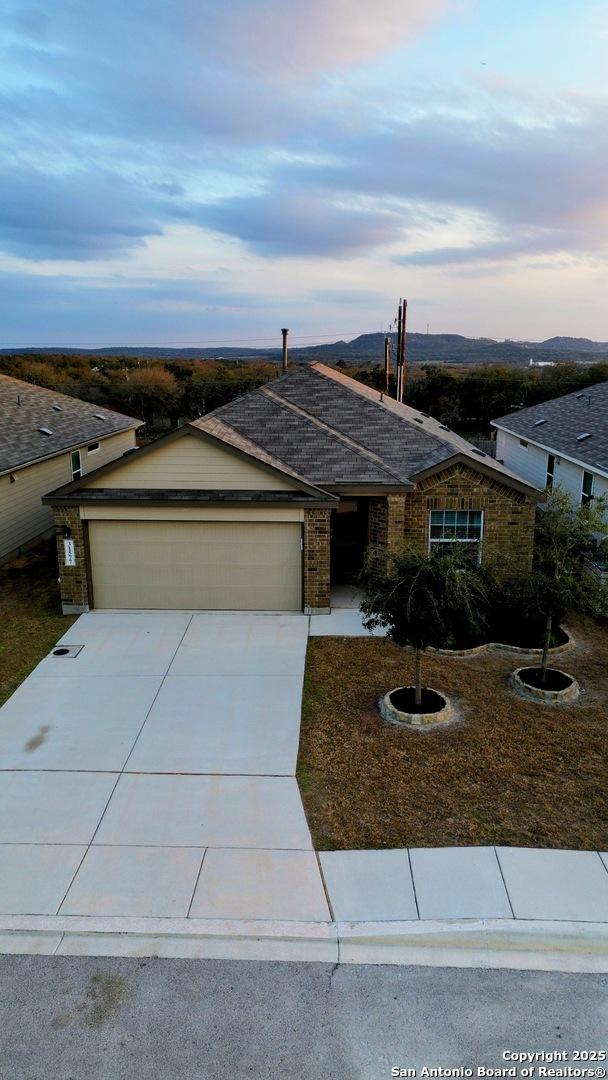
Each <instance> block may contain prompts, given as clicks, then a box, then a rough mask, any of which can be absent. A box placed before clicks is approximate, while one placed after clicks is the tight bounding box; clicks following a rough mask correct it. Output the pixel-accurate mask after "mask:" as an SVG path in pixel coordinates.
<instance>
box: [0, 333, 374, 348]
mask: <svg viewBox="0 0 608 1080" xmlns="http://www.w3.org/2000/svg"><path fill="white" fill-rule="evenodd" d="M377 332H378V331H376V330H327V331H324V332H323V333H321V332H319V333H317V334H294V335H293V337H291V338H290V340H291V341H314V340H318V339H319V338H334V337H359V336H361V335H363V334H375V333H377ZM275 341H278V342H279V344H277V345H276V348H277V349H279V350H280V348H281V346H280V338H279V337H278V335H268V336H267V337H260V338H207V339H196V340H190V339H186V338H184V339H182V340H176V339H174V340H172V341H140V342H138V343H137V345H126V344H125V343H124V342H122V341H120V342H114V343H113V342H104V343H102V342H99V341H80V342H78V343H77V344H73V345H68V344H66V343H65V342H63V343H62V344H50V345H49V344H48V343H46V342H41V341H34V342H29V344H25V343H23V342H15V341H4V342H2V343H0V348H3V349H148V348H158V349H171V348H174V347H177V346H181V345H185V346H191V347H192V348H203V347H209V348H211V347H215V346H216V345H230V344H235V345H243V347H244V348H246V347H247V345H252V347H254V346H253V343H254V342H268V343H272V342H275ZM321 344H324V342H321ZM273 347H274V346H273Z"/></svg>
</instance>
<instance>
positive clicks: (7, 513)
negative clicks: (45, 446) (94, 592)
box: [0, 430, 135, 559]
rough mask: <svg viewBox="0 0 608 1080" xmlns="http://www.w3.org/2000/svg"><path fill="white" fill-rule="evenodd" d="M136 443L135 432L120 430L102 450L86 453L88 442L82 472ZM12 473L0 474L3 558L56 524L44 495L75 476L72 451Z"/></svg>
mask: <svg viewBox="0 0 608 1080" xmlns="http://www.w3.org/2000/svg"><path fill="white" fill-rule="evenodd" d="M134 445H135V432H134V431H133V430H130V431H119V432H118V434H116V435H110V436H109V437H108V438H107V439H101V440H100V443H99V450H98V451H97V452H96V453H94V454H87V450H86V444H85V445H84V446H83V447H82V448H81V463H82V470H83V473H86V472H92V471H93V469H97V468H99V466H100V465H104V464H105V463H106V462H108V461H112V460H113V459H114V458H115V457H120V455H121V454H124V452H125V450H128V449H129V448H130V447H131V446H134ZM13 476H14V477H15V481H14V483H11V480H10V476H9V475H6V476H0V559H4V558H6V557H7V556H8V555H11V554H12V553H13V552H16V551H18V550H19V549H20V548H22V547H24V546H26V545H27V544H29V543H31V541H33V540H35V539H36V538H37V537H38V536H41V535H42V534H43V533H45V532H47V530H48V529H51V528H52V526H53V514H52V511H51V508H50V506H43V505H42V502H41V499H42V496H43V495H48V493H49V491H54V489H55V488H58V487H61V486H62V485H63V484H69V483H70V481H71V479H72V472H71V468H70V454H69V453H67V454H58V455H57V456H56V457H53V458H49V459H48V460H46V461H40V462H38V464H37V465H28V466H26V468H24V469H16V470H15V471H14V472H13Z"/></svg>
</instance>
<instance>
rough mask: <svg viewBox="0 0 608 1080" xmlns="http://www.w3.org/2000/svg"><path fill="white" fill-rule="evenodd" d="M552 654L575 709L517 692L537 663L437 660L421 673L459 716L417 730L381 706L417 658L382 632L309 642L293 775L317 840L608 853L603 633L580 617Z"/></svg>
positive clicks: (500, 657) (320, 844)
mask: <svg viewBox="0 0 608 1080" xmlns="http://www.w3.org/2000/svg"><path fill="white" fill-rule="evenodd" d="M573 631H574V634H575V637H576V639H577V644H576V646H575V647H574V648H573V649H572V650H570V651H568V652H566V653H564V654H563V655H562V656H559V657H556V658H555V659H554V660H552V663H553V664H554V665H555V666H557V667H561V668H563V670H565V671H568V672H570V673H571V674H573V675H575V676H576V678H577V679H578V680H579V683H580V685H581V687H583V688H584V690H585V692H584V693H583V694H582V695H581V697H580V698H579V700H578V701H576V702H573V703H571V704H568V705H559V706H548V705H535V704H532V703H528V702H526V701H523V700H521V699H520V698H518V697H516V696H515V695H514V693H513V692H512V691H511V690H510V689H509V687H508V685H507V676H508V674H509V672H510V671H512V670H513V669H514V668H515V667H520V666H524V664H526V663H527V662H528V661H526V660H525V659H519V658H518V657H513V656H512V655H511V656H509V655H508V654H504V653H503V654H501V653H497V652H488V653H487V654H485V655H484V656H480V657H477V658H470V659H464V658H455V657H454V658H452V657H449V658H446V657H437V656H435V657H433V656H428V657H425V659H424V666H423V679H424V681H425V682H426V683H427V684H428V685H429V686H432V687H434V688H436V689H438V690H441V691H444V692H445V693H447V694H448V695H449V696H450V697H451V699H452V701H453V703H454V704H455V705H456V706H457V708H458V711H459V714H460V719H459V721H458V722H457V723H456V724H455V725H454V726H450V727H447V728H444V729H443V730H435V731H429V732H423V733H421V734H418V733H416V732H411V731H407V730H401V729H399V728H396V727H394V726H392V725H390V724H387V723H385V722H384V721H383V720H381V718H380V716H379V713H378V708H377V702H378V699H379V698H380V697H381V695H383V694H385V693H386V692H387V691H388V690H392V689H394V687H396V686H403V685H407V684H410V683H411V682H412V681H413V672H414V658H413V654H412V653H409V652H405V651H402V650H400V649H398V648H397V647H396V646H395V645H393V644H392V643H390V642H389V641H387V640H385V639H382V638H371V637H370V638H323V637H318V638H311V639H310V642H309V647H308V657H307V666H306V681H305V694H304V711H303V720H302V733H301V738H300V752H299V761H298V779H299V782H300V788H301V791H302V796H303V799H304V805H305V808H306V813H307V815H308V821H309V824H310V827H311V831H312V835H313V839H314V842H315V846H316V847H317V848H321V849H333V848H335V849H338V848H384V847H406V846H422V847H434V846H442V845H460V844H508V845H515V846H517V845H519V846H528V847H550V848H555V847H563V848H586V849H600V850H603V851H606V850H608V795H607V791H608V783H607V781H608V634H607V633H606V631H605V630H604V629H601V628H599V627H597V626H595V625H594V624H592V623H580V624H574V625H573Z"/></svg>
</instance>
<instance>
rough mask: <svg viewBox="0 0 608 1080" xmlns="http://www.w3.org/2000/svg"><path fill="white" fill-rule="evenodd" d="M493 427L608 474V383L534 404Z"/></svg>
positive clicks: (497, 421) (503, 419)
mask: <svg viewBox="0 0 608 1080" xmlns="http://www.w3.org/2000/svg"><path fill="white" fill-rule="evenodd" d="M492 424H493V425H494V427H499V428H502V429H504V430H505V431H510V432H513V434H514V435H519V436H520V437H523V438H525V439H527V440H529V441H530V442H536V443H540V444H541V445H542V446H545V447H547V448H548V449H549V450H554V451H555V452H556V453H557V454H562V455H563V456H564V457H570V458H574V459H575V460H577V461H581V462H582V463H583V464H585V465H591V466H594V465H595V466H596V467H597V468H598V469H602V470H604V471H605V472H606V471H608V382H601V383H596V384H595V386H590V387H588V388H587V389H586V390H576V391H575V392H574V393H572V394H564V396H563V397H559V398H554V399H553V400H552V401H545V402H543V404H542V405H531V406H530V408H529V409H520V410H519V412H515V413H511V414H510V415H509V416H501V417H500V419H498V420H493V421H492ZM581 436H584V437H583V438H581Z"/></svg>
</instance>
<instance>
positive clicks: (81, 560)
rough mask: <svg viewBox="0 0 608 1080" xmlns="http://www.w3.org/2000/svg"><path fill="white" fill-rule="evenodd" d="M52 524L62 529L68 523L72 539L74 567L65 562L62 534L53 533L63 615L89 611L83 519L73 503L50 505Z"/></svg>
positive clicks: (84, 524) (84, 525) (84, 523)
mask: <svg viewBox="0 0 608 1080" xmlns="http://www.w3.org/2000/svg"><path fill="white" fill-rule="evenodd" d="M53 514H54V517H55V524H56V525H57V526H60V527H61V528H62V529H63V526H66V525H67V526H68V527H69V529H70V532H71V539H72V540H73V541H74V548H75V552H76V566H66V565H65V553H64V547H63V541H64V536H63V533H61V535H58V536H57V558H58V561H59V581H60V585H61V603H62V607H63V612H64V615H68V614H72V613H74V612H80V611H88V610H89V586H88V569H87V565H88V564H87V553H86V548H85V538H84V529H85V527H86V522H83V521H81V520H80V511H79V509H78V507H77V506H54V507H53Z"/></svg>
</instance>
